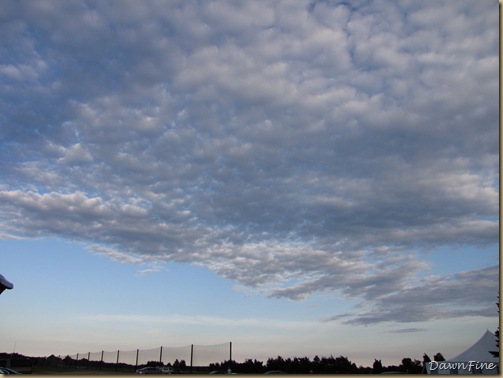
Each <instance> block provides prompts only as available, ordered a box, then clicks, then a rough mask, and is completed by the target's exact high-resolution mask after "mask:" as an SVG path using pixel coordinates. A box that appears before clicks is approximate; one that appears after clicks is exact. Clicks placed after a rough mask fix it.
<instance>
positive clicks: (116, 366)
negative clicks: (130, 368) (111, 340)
mask: <svg viewBox="0 0 503 378" xmlns="http://www.w3.org/2000/svg"><path fill="white" fill-rule="evenodd" d="M119 353H120V350H118V351H117V363H116V364H115V371H117V369H119Z"/></svg>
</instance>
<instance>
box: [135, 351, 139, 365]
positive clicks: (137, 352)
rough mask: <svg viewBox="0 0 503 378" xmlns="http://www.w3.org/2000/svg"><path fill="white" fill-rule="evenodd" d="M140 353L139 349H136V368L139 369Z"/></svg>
mask: <svg viewBox="0 0 503 378" xmlns="http://www.w3.org/2000/svg"><path fill="white" fill-rule="evenodd" d="M139 353H140V350H139V349H136V365H135V367H138V354H139Z"/></svg>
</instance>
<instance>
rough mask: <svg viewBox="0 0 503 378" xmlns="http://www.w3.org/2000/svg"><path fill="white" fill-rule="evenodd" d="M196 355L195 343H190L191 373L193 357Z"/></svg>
mask: <svg viewBox="0 0 503 378" xmlns="http://www.w3.org/2000/svg"><path fill="white" fill-rule="evenodd" d="M193 356H194V344H190V374H192V357H193Z"/></svg>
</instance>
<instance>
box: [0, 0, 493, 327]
mask: <svg viewBox="0 0 503 378" xmlns="http://www.w3.org/2000/svg"><path fill="white" fill-rule="evenodd" d="M351 4H352V5H351V6H350V5H348V4H345V3H343V2H312V3H310V2H301V1H298V2H289V1H279V2H277V1H271V2H268V1H246V2H234V1H212V2H194V1H181V2H178V1H145V2H128V1H124V2H120V4H119V3H114V2H107V3H105V2H100V1H98V2H93V1H68V2H65V3H60V2H54V1H21V2H11V1H4V2H2V4H0V7H1V9H0V14H1V15H2V16H0V17H1V23H0V29H1V30H0V32H1V33H2V36H4V37H3V39H2V42H1V43H0V52H1V53H2V56H3V57H4V58H3V59H2V61H1V64H0V80H1V82H2V89H0V93H1V95H0V110H1V111H0V114H1V115H0V138H2V150H1V151H0V157H1V159H0V168H1V169H2V172H3V179H2V181H0V218H1V220H2V223H1V231H0V232H1V234H3V235H8V234H10V235H12V236H23V237H38V236H47V235H55V236H60V237H67V238H72V239H77V240H81V241H83V242H87V243H90V245H92V247H90V249H91V250H93V251H95V252H96V253H101V254H106V255H108V256H110V257H111V258H114V259H116V260H118V261H129V262H133V263H136V262H138V261H152V262H154V261H157V262H159V261H183V262H191V263H194V264H199V265H203V266H206V267H208V268H210V269H212V270H214V271H216V272H218V273H219V274H221V275H222V276H224V277H227V278H230V279H233V280H235V281H237V282H238V283H239V284H241V285H244V286H247V287H251V288H256V289H258V290H261V291H262V292H264V293H266V294H267V295H271V296H273V297H289V298H292V299H301V298H304V297H305V296H306V295H308V294H310V293H315V292H318V291H325V290H326V291H335V292H338V293H339V294H341V295H343V296H346V297H350V298H362V299H365V300H366V301H368V303H370V306H371V309H370V310H368V309H367V307H365V308H361V309H359V310H361V311H360V315H352V318H351V320H348V321H350V322H356V323H369V322H379V321H382V320H384V319H388V320H392V321H411V320H412V318H411V316H412V315H410V314H409V313H408V312H407V311H405V307H404V306H403V304H404V303H408V299H407V298H408V297H407V296H406V295H405V294H411V295H413V296H416V297H417V296H418V295H419V294H418V291H419V290H420V288H427V289H428V290H430V289H431V287H430V286H428V284H425V283H421V282H420V281H419V280H418V279H417V275H418V274H419V273H420V272H422V271H424V270H426V269H427V268H428V264H427V263H426V262H425V261H424V259H423V258H422V255H421V253H422V252H421V251H422V250H424V249H428V250H431V249H434V248H436V247H445V246H450V245H468V246H478V245H496V243H497V240H498V239H497V238H498V222H497V216H498V188H497V180H498V147H499V146H498V127H497V122H498V82H497V77H498V28H497V27H498V17H497V4H496V3H495V4H492V3H490V2H472V1H456V2H454V1H444V2H439V1H431V2H430V1H427V2H408V1H401V2H387V1H383V2H371V3H367V2H361V3H358V4H357V3H351ZM491 272H492V271H491ZM476 273H477V272H476V271H475V272H472V274H473V275H472V276H469V277H468V278H469V279H470V282H472V285H473V287H475V288H479V289H480V288H485V289H489V291H490V290H493V291H497V285H496V283H494V285H493V286H494V287H491V288H490V287H489V286H490V285H489V286H488V283H487V282H486V281H484V279H483V276H482V275H479V274H476ZM460 274H461V273H460ZM467 274H469V273H467ZM491 274H492V273H491ZM451 278H452V281H448V285H451V286H456V285H458V287H461V286H462V280H461V276H455V277H451ZM439 279H441V278H439ZM444 279H446V280H449V279H450V278H449V277H444ZM495 282H496V281H495ZM411 283H412V287H411ZM441 284H442V285H444V284H445V285H447V283H445V282H441ZM414 285H416V286H414ZM442 285H440V286H441V287H443V286H442ZM451 286H449V287H451ZM435 293H437V294H438V293H440V297H437V296H435V301H434V302H433V304H430V305H428V306H424V308H423V309H422V310H421V311H419V313H420V314H421V316H422V317H423V319H428V318H435V317H438V316H440V315H438V314H441V316H457V315H459V314H471V313H474V312H477V311H478V312H479V313H484V314H485V310H484V309H483V306H482V305H481V307H476V306H475V307H473V308H472V309H464V310H463V311H462V312H459V314H458V313H456V312H446V311H444V310H442V304H441V303H440V302H441V297H442V296H446V295H447V292H443V291H439V289H437V290H436V291H435ZM460 293H461V292H460ZM463 293H465V294H464V295H465V297H466V296H470V298H472V296H476V295H477V293H478V292H472V291H464V292H463ZM491 295H492V296H494V295H493V294H491ZM484 298H485V299H484V300H485V301H486V302H484V303H487V304H488V303H490V302H491V301H493V299H489V298H488V297H484ZM491 298H492V297H491ZM491 303H492V302H491ZM386 306H388V307H386ZM488 306H489V304H488ZM388 308H392V309H400V311H395V312H393V313H391V312H390V311H389V310H388ZM366 311H368V312H366ZM436 311H439V312H436ZM460 311H461V310H460Z"/></svg>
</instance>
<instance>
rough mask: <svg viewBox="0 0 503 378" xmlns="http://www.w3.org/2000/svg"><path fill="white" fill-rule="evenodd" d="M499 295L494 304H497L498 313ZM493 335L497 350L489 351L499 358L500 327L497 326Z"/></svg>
mask: <svg viewBox="0 0 503 378" xmlns="http://www.w3.org/2000/svg"><path fill="white" fill-rule="evenodd" d="M499 298H500V296H499V295H498V302H496V306H498V314H499V313H500V301H499ZM494 336H496V348H498V350H494V351H490V352H489V353H491V354H492V355H493V356H494V357H496V358H499V356H500V327H499V326H498V329H497V330H496V332H494Z"/></svg>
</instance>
